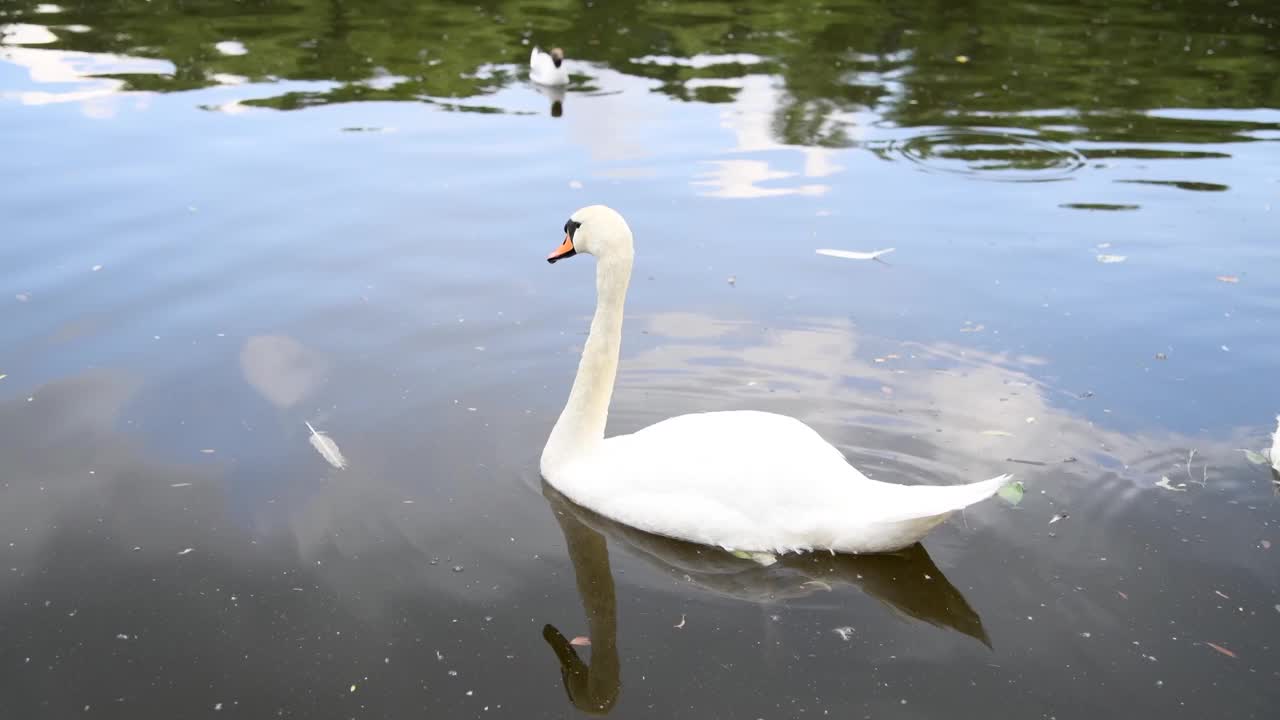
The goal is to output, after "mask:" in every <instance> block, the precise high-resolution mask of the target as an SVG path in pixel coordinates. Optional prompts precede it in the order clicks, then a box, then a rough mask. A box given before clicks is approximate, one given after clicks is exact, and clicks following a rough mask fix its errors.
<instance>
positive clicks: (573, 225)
mask: <svg viewBox="0 0 1280 720" xmlns="http://www.w3.org/2000/svg"><path fill="white" fill-rule="evenodd" d="M580 227H582V223H580V222H576V221H574V220H570V221H568V222H566V223H565V224H564V234H565V235H568V236H569V237H570V238H572V237H573V234H574V233H576V232H578V228H580Z"/></svg>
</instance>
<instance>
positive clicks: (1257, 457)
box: [1240, 448, 1268, 465]
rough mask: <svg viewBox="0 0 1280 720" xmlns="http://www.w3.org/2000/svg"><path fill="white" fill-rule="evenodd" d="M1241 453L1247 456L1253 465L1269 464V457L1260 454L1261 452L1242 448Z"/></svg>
mask: <svg viewBox="0 0 1280 720" xmlns="http://www.w3.org/2000/svg"><path fill="white" fill-rule="evenodd" d="M1240 452H1242V453H1244V456H1245V457H1246V458H1248V460H1249V462H1251V463H1253V464H1254V465H1266V464H1268V462H1267V456H1266V455H1263V454H1262V453H1260V452H1254V451H1252V450H1245V449H1244V448H1240Z"/></svg>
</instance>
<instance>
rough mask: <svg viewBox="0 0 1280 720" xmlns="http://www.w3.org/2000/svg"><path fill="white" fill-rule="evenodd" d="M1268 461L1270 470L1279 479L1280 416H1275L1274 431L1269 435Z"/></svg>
mask: <svg viewBox="0 0 1280 720" xmlns="http://www.w3.org/2000/svg"><path fill="white" fill-rule="evenodd" d="M1268 459H1269V460H1271V469H1272V470H1275V471H1276V476H1277V478H1280V415H1277V416H1276V431H1275V432H1274V433H1272V434H1271V452H1270V457H1269V458H1268ZM1276 482H1280V480H1277V481H1276Z"/></svg>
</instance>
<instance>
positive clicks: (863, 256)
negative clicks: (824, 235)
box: [814, 248, 895, 260]
mask: <svg viewBox="0 0 1280 720" xmlns="http://www.w3.org/2000/svg"><path fill="white" fill-rule="evenodd" d="M894 249H895V248H885V249H883V250H873V251H871V252H859V251H857V250H831V249H829V248H823V249H821V250H815V251H814V252H816V253H818V254H819V255H828V256H830V257H838V258H844V259H846V260H875V259H876V258H878V257H880V256H881V255H888V254H889V253H891V252H893V251H894Z"/></svg>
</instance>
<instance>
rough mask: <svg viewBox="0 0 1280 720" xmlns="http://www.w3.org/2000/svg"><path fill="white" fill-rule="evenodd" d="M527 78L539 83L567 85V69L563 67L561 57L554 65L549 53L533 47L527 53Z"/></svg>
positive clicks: (553, 59)
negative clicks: (557, 63) (558, 62)
mask: <svg viewBox="0 0 1280 720" xmlns="http://www.w3.org/2000/svg"><path fill="white" fill-rule="evenodd" d="M529 79H530V80H532V81H534V82H535V83H538V84H539V85H552V86H556V85H568V84H569V71H568V70H567V69H565V66H564V60H563V59H562V60H561V61H560V64H559V65H556V61H555V58H554V57H552V56H551V53H548V52H543V51H542V50H540V49H538V48H536V47H535V48H534V49H533V51H532V52H530V53H529Z"/></svg>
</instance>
